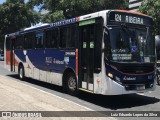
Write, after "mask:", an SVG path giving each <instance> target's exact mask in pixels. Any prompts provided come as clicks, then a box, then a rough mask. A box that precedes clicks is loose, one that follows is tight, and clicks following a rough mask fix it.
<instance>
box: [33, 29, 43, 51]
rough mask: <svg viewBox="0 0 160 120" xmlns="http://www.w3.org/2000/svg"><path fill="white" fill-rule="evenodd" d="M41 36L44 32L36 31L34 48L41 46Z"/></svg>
mask: <svg viewBox="0 0 160 120" xmlns="http://www.w3.org/2000/svg"><path fill="white" fill-rule="evenodd" d="M43 38H44V33H43V32H39V33H36V44H35V48H38V49H39V48H43Z"/></svg>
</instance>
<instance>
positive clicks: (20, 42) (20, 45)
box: [15, 36, 24, 49]
mask: <svg viewBox="0 0 160 120" xmlns="http://www.w3.org/2000/svg"><path fill="white" fill-rule="evenodd" d="M23 42H24V41H23V36H17V40H16V42H15V44H16V47H15V49H23V44H24V43H23Z"/></svg>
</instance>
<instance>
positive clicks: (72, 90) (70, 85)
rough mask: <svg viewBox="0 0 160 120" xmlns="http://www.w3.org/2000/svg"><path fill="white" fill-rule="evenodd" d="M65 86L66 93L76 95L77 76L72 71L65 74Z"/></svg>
mask: <svg viewBox="0 0 160 120" xmlns="http://www.w3.org/2000/svg"><path fill="white" fill-rule="evenodd" d="M66 88H67V93H68V94H70V95H77V93H78V91H77V78H76V76H75V74H74V73H69V74H68V75H67V82H66Z"/></svg>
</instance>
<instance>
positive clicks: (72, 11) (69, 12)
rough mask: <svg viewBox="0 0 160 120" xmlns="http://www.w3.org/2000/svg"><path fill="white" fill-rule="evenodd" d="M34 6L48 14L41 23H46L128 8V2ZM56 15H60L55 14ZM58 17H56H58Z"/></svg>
mask: <svg viewBox="0 0 160 120" xmlns="http://www.w3.org/2000/svg"><path fill="white" fill-rule="evenodd" d="M30 1H32V2H33V1H34V0H30ZM33 3H34V5H42V4H43V5H42V6H41V7H42V9H47V10H49V11H50V12H49V13H48V14H47V15H45V16H43V19H42V21H43V22H44V21H46V19H47V21H48V20H49V19H50V18H52V20H53V17H55V19H54V20H53V21H51V22H54V21H55V20H61V19H63V18H65V19H68V18H73V17H76V16H80V15H84V14H88V13H92V12H97V11H100V10H105V9H125V8H127V7H128V0H118V1H117V0H39V3H38V2H36V3H35V2H33ZM57 11H59V12H58V13H61V14H57ZM57 15H58V16H60V17H58V16H57Z"/></svg>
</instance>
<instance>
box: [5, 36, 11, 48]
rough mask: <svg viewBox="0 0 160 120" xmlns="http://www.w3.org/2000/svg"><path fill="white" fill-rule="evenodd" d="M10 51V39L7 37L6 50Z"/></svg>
mask: <svg viewBox="0 0 160 120" xmlns="http://www.w3.org/2000/svg"><path fill="white" fill-rule="evenodd" d="M10 49H11V39H10V38H9V37H7V38H6V50H10Z"/></svg>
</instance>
